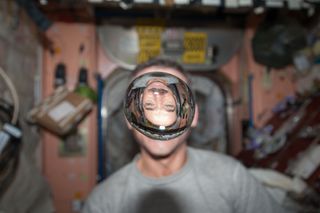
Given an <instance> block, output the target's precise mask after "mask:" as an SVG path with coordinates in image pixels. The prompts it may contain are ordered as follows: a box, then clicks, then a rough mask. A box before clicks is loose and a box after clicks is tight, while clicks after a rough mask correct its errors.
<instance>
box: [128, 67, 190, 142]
mask: <svg viewBox="0 0 320 213" xmlns="http://www.w3.org/2000/svg"><path fill="white" fill-rule="evenodd" d="M194 110H195V103H194V99H193V96H192V93H191V90H190V88H189V87H188V85H187V84H186V83H185V82H184V81H182V80H180V79H179V78H177V77H175V76H173V75H170V74H168V73H162V72H154V73H147V74H144V75H141V76H139V77H138V78H136V79H135V80H134V81H132V82H131V84H130V85H129V87H128V90H127V93H126V98H125V103H124V112H125V116H126V118H127V120H128V121H129V122H130V124H131V125H132V126H133V127H134V128H136V129H137V130H138V131H139V132H141V133H143V134H144V135H146V136H148V137H150V138H153V139H157V140H169V139H172V138H175V137H177V136H179V135H181V134H182V133H184V132H185V131H186V130H187V129H188V128H189V127H190V126H191V123H192V120H193V116H194Z"/></svg>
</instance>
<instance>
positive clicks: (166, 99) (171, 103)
mask: <svg viewBox="0 0 320 213" xmlns="http://www.w3.org/2000/svg"><path fill="white" fill-rule="evenodd" d="M155 71H156V72H163V73H168V74H171V75H174V76H176V77H178V78H179V79H181V80H183V81H184V82H187V77H186V76H184V75H183V74H182V73H181V72H179V71H177V70H175V69H173V68H165V67H157V66H154V67H148V68H146V69H144V70H142V71H140V72H139V73H137V75H136V76H134V77H135V78H137V77H139V76H141V75H144V74H147V73H151V72H155ZM142 101H143V105H142V106H143V111H144V113H145V117H146V119H147V120H148V121H149V122H151V123H153V124H154V125H159V126H168V125H171V124H172V123H174V122H175V121H176V119H177V114H176V110H177V109H176V100H175V98H174V95H173V94H172V91H171V90H170V89H169V88H168V86H167V84H165V82H162V81H161V80H159V81H157V80H151V81H150V82H148V83H147V87H146V88H145V90H144V94H143V98H142ZM130 129H131V130H132V131H133V135H134V137H135V138H136V140H137V141H138V143H139V144H140V148H141V151H142V152H145V153H148V154H149V155H151V156H153V157H154V158H162V157H166V156H168V155H170V154H171V153H173V152H174V151H175V150H177V149H179V147H182V146H185V145H186V139H187V137H188V135H189V130H187V131H186V132H184V133H183V134H182V135H180V136H178V137H175V138H172V139H169V140H157V139H152V138H150V137H147V136H146V135H144V134H142V133H141V132H139V131H138V130H136V129H135V128H132V127H130Z"/></svg>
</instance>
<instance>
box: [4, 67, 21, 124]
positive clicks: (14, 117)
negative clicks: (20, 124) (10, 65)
mask: <svg viewBox="0 0 320 213" xmlns="http://www.w3.org/2000/svg"><path fill="white" fill-rule="evenodd" d="M0 75H1V77H2V78H3V80H4V81H5V83H6V84H7V87H8V89H9V91H10V93H11V97H12V100H13V115H12V119H11V123H12V124H14V125H15V124H17V121H18V116H19V97H18V93H17V90H16V89H15V87H14V85H13V83H12V81H11V80H10V78H9V76H8V75H7V73H6V72H5V71H4V70H3V69H2V67H0Z"/></svg>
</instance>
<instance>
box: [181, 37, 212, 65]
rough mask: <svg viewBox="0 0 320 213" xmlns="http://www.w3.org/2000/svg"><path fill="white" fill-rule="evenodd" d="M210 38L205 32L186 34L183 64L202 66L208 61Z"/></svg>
mask: <svg viewBox="0 0 320 213" xmlns="http://www.w3.org/2000/svg"><path fill="white" fill-rule="evenodd" d="M207 40H208V36H207V34H206V33H203V32H185V34H184V40H183V45H184V53H183V56H182V61H183V63H186V64H201V63H205V60H206V49H207Z"/></svg>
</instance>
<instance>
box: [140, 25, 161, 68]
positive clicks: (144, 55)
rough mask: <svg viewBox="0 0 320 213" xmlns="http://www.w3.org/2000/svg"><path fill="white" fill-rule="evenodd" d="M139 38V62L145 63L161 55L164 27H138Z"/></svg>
mask: <svg viewBox="0 0 320 213" xmlns="http://www.w3.org/2000/svg"><path fill="white" fill-rule="evenodd" d="M136 30H137V33H138V36H139V48H140V50H139V54H138V58H137V62H138V63H141V62H145V61H147V60H149V59H150V58H153V57H156V56H158V55H159V54H160V53H161V34H162V31H163V28H162V27H157V26H137V27H136Z"/></svg>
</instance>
